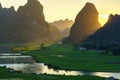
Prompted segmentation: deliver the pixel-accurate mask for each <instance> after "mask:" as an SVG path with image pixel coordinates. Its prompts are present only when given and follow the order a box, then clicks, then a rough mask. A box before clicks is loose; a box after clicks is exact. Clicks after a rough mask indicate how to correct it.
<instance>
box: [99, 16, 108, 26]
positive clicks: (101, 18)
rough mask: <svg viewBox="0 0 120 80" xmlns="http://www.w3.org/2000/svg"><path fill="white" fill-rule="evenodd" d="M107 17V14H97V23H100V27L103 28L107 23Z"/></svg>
mask: <svg viewBox="0 0 120 80" xmlns="http://www.w3.org/2000/svg"><path fill="white" fill-rule="evenodd" d="M108 17H109V15H107V14H99V22H100V24H101V26H103V25H104V24H105V23H106V22H107V20H108Z"/></svg>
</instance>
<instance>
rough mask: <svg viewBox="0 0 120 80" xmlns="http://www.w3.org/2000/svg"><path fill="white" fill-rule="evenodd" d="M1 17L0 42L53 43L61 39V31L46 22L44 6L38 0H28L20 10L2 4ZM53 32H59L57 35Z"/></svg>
mask: <svg viewBox="0 0 120 80" xmlns="http://www.w3.org/2000/svg"><path fill="white" fill-rule="evenodd" d="M0 17H1V18H2V19H1V18H0V23H1V24H0V32H1V33H0V36H1V37H0V43H52V42H58V41H59V40H60V38H58V36H61V35H60V34H59V33H60V32H58V30H57V29H52V28H55V27H51V25H49V23H48V22H46V20H45V16H44V13H43V6H42V5H41V3H40V2H39V1H38V0H28V2H27V3H26V4H25V5H24V6H20V7H19V9H18V11H15V10H14V8H13V7H11V8H9V9H6V8H5V9H4V8H2V6H0ZM4 23H5V24H4ZM1 29H2V30H3V31H1ZM51 30H52V32H51ZM53 32H56V34H58V35H57V37H56V36H55V35H54V34H53Z"/></svg>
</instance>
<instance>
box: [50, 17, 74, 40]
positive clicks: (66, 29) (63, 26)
mask: <svg viewBox="0 0 120 80" xmlns="http://www.w3.org/2000/svg"><path fill="white" fill-rule="evenodd" d="M50 24H51V25H53V26H55V27H56V28H57V29H58V30H59V31H60V32H61V34H62V36H63V38H65V37H68V36H69V34H70V28H71V26H72V25H73V21H72V20H69V19H65V20H58V21H54V22H52V23H50Z"/></svg>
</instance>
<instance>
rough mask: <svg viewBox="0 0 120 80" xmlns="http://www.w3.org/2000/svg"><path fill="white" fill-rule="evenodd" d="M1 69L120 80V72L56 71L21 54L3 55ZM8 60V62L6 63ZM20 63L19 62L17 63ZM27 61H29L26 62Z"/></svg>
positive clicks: (0, 58)
mask: <svg viewBox="0 0 120 80" xmlns="http://www.w3.org/2000/svg"><path fill="white" fill-rule="evenodd" d="M0 60H2V61H3V62H4V63H3V62H2V61H0V62H1V64H0V66H1V67H6V68H7V69H13V70H15V71H21V72H23V73H36V74H37V75H39V74H54V75H66V76H70V75H72V76H77V75H94V76H100V77H111V76H113V77H114V78H117V79H120V72H82V71H66V70H55V69H54V68H49V67H48V66H47V65H45V64H44V63H36V62H35V61H34V60H33V58H32V57H31V56H23V55H20V54H18V55H17V54H15V55H12V54H2V55H0ZM4 60H6V61H4ZM16 60H17V61H18V62H17V61H16ZM26 60H27V61H26ZM9 61H10V62H9Z"/></svg>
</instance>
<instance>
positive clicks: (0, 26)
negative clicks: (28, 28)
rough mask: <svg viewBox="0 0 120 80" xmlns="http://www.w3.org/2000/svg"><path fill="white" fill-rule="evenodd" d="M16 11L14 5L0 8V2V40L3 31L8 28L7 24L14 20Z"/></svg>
mask: <svg viewBox="0 0 120 80" xmlns="http://www.w3.org/2000/svg"><path fill="white" fill-rule="evenodd" d="M15 15H16V12H15V10H14V7H10V8H8V9H7V8H2V6H1V4H0V41H1V39H2V38H3V37H4V36H5V33H4V32H5V31H6V30H7V29H8V26H9V25H10V24H11V23H12V22H13V21H14V17H15Z"/></svg>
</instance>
